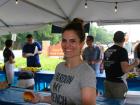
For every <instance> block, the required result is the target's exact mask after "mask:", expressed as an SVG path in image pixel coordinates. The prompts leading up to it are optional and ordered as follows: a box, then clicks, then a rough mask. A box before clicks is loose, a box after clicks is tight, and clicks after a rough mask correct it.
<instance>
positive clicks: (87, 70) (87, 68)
mask: <svg viewBox="0 0 140 105" xmlns="http://www.w3.org/2000/svg"><path fill="white" fill-rule="evenodd" d="M80 70H81V72H82V73H93V74H95V73H94V70H93V69H92V68H91V67H90V66H89V64H87V63H86V62H84V63H83V64H82V65H81V67H80Z"/></svg>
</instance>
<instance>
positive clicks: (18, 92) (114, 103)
mask: <svg viewBox="0 0 140 105" xmlns="http://www.w3.org/2000/svg"><path fill="white" fill-rule="evenodd" d="M24 91H27V89H20V88H14V87H11V88H8V89H4V90H0V105H50V104H47V103H37V104H32V103H28V102H25V101H24V100H23V96H22V95H23V93H24ZM40 94H42V95H50V94H49V93H45V92H40ZM128 97H129V96H128ZM126 99H127V98H126ZM126 99H111V98H105V97H102V96H98V97H97V98H96V105H132V104H129V102H127V104H126V103H125V102H126ZM128 100H131V97H129V98H128ZM137 100H139V98H137V99H135V101H137ZM135 105H140V103H137V104H135Z"/></svg>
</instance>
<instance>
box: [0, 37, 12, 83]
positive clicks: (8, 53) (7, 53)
mask: <svg viewBox="0 0 140 105" xmlns="http://www.w3.org/2000/svg"><path fill="white" fill-rule="evenodd" d="M12 45H13V41H12V40H10V39H8V40H6V41H5V49H4V51H3V57H4V71H5V73H6V79H7V82H8V85H9V86H11V84H12V83H13V81H14V63H15V61H14V58H15V56H14V53H13V52H12Z"/></svg>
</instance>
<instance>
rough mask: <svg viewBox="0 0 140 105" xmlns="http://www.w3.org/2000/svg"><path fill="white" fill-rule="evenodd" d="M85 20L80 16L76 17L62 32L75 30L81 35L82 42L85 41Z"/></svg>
mask: <svg viewBox="0 0 140 105" xmlns="http://www.w3.org/2000/svg"><path fill="white" fill-rule="evenodd" d="M83 22H84V21H83V20H82V19H80V18H74V19H73V21H72V22H70V23H69V24H67V25H66V26H65V27H64V28H63V31H62V33H64V32H65V31H67V30H73V31H75V32H76V34H77V36H78V37H79V39H80V42H83V41H84V40H85V32H84V27H83Z"/></svg>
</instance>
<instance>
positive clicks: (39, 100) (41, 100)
mask: <svg viewBox="0 0 140 105" xmlns="http://www.w3.org/2000/svg"><path fill="white" fill-rule="evenodd" d="M33 94H34V93H33ZM31 102H32V103H49V104H51V96H41V95H40V94H34V98H33V99H32V100H31Z"/></svg>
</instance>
